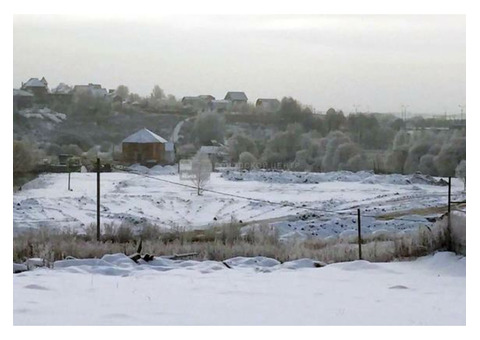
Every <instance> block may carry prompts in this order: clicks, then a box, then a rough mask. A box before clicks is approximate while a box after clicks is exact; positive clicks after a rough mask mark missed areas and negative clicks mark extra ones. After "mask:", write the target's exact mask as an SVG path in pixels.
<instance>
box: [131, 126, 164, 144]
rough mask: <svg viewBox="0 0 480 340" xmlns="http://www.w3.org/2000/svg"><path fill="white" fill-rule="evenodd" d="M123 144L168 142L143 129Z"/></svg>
mask: <svg viewBox="0 0 480 340" xmlns="http://www.w3.org/2000/svg"><path fill="white" fill-rule="evenodd" d="M122 143H167V141H166V140H165V139H163V138H162V137H160V136H159V135H157V134H155V133H153V132H152V131H150V130H148V129H146V128H143V129H141V130H139V131H137V132H135V133H134V134H133V135H130V136H128V137H127V138H125V139H124V140H123V141H122Z"/></svg>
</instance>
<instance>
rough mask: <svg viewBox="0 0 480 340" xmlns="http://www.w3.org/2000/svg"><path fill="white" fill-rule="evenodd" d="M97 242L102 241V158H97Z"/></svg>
mask: <svg viewBox="0 0 480 340" xmlns="http://www.w3.org/2000/svg"><path fill="white" fill-rule="evenodd" d="M97 241H100V158H97Z"/></svg>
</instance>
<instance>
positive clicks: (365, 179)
mask: <svg viewBox="0 0 480 340" xmlns="http://www.w3.org/2000/svg"><path fill="white" fill-rule="evenodd" d="M222 177H223V178H225V179H227V180H230V181H258V182H267V183H308V184H318V183H322V182H359V183H363V184H393V185H412V184H423V185H445V181H443V180H438V181H437V180H436V179H435V178H433V177H432V176H428V175H421V174H414V175H399V174H392V175H375V174H374V173H373V172H372V171H358V172H351V171H332V172H324V173H318V172H294V171H265V170H252V171H246V170H245V171H230V170H229V171H225V172H224V173H222Z"/></svg>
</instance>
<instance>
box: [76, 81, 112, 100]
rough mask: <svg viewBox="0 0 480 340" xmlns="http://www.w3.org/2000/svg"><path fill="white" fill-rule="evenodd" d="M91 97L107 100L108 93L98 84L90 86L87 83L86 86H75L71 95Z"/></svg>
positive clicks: (90, 84)
mask: <svg viewBox="0 0 480 340" xmlns="http://www.w3.org/2000/svg"><path fill="white" fill-rule="evenodd" d="M85 94H87V95H91V96H92V97H95V98H104V99H107V96H108V91H107V89H105V88H103V87H102V85H100V84H92V83H89V84H88V85H75V86H74V87H73V95H74V96H79V95H85Z"/></svg>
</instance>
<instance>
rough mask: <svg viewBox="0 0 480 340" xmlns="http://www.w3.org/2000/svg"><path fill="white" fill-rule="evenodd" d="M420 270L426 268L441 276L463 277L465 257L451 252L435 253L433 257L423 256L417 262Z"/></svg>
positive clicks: (464, 273)
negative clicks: (420, 266)
mask: <svg viewBox="0 0 480 340" xmlns="http://www.w3.org/2000/svg"><path fill="white" fill-rule="evenodd" d="M417 263H418V264H421V265H422V268H428V269H430V270H432V271H435V272H437V273H440V274H443V275H450V276H465V275H466V264H467V260H466V257H464V256H461V255H456V254H455V253H452V252H437V253H435V254H434V255H430V256H424V257H421V258H419V259H418V260H417Z"/></svg>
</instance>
